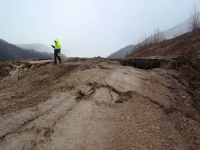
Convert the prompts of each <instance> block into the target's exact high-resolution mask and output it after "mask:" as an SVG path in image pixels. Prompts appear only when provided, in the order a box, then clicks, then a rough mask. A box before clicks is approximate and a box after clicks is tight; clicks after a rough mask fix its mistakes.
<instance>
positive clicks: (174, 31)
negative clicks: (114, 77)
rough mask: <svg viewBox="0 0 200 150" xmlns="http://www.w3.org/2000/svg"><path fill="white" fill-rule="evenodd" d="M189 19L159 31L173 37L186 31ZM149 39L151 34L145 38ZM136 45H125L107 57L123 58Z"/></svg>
mask: <svg viewBox="0 0 200 150" xmlns="http://www.w3.org/2000/svg"><path fill="white" fill-rule="evenodd" d="M189 20H190V18H188V19H187V20H186V21H185V22H183V23H181V24H179V25H176V26H175V27H173V28H170V29H168V30H166V31H162V32H160V34H162V35H163V36H164V37H165V39H173V38H175V37H177V36H180V35H182V34H185V33H187V32H188V31H189V27H188V21H189ZM150 39H151V36H149V37H148V38H147V41H150ZM144 42H145V41H142V42H141V43H144ZM141 43H140V44H141ZM137 46H138V45H134V46H132V47H131V46H127V47H125V48H122V49H120V50H119V51H117V52H115V53H113V54H111V55H110V56H108V58H123V57H125V56H126V54H130V53H131V52H133V51H134V50H135V48H136V47H137ZM131 48H132V49H131Z"/></svg>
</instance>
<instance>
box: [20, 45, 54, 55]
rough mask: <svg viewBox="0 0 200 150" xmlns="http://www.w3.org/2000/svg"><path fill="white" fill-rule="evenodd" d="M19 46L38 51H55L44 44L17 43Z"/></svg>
mask: <svg viewBox="0 0 200 150" xmlns="http://www.w3.org/2000/svg"><path fill="white" fill-rule="evenodd" d="M17 46H18V47H21V48H23V49H28V50H35V51H38V52H46V53H53V49H52V48H49V47H47V46H45V45H42V44H37V43H36V44H17Z"/></svg>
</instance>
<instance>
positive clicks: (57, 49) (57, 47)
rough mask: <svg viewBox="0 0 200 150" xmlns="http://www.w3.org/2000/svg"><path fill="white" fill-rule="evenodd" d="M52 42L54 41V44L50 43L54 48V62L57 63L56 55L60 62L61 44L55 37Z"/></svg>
mask: <svg viewBox="0 0 200 150" xmlns="http://www.w3.org/2000/svg"><path fill="white" fill-rule="evenodd" d="M54 42H55V46H53V45H51V46H52V47H53V48H54V64H56V63H57V57H58V60H59V62H60V63H61V58H60V56H61V54H60V50H61V44H60V43H59V41H58V39H55V40H54Z"/></svg>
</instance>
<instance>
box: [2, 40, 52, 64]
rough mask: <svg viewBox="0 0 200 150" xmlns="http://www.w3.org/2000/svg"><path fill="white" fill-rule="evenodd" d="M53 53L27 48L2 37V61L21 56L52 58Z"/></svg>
mask: <svg viewBox="0 0 200 150" xmlns="http://www.w3.org/2000/svg"><path fill="white" fill-rule="evenodd" d="M50 57H53V54H50V53H46V52H37V51H34V50H25V49H22V48H20V47H17V46H15V45H13V44H10V43H8V42H6V41H4V40H1V39H0V61H11V60H15V59H21V58H50Z"/></svg>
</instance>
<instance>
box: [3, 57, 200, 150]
mask: <svg viewBox="0 0 200 150" xmlns="http://www.w3.org/2000/svg"><path fill="white" fill-rule="evenodd" d="M0 67H1V69H0V149H1V150H28V149H34V150H40V149H41V150H51V149H52V150H55V149H56V150H64V149H91V150H93V149H98V150H100V149H107V150H111V149H114V150H116V149H134V150H139V149H141V150H150V149H156V150H166V149H171V150H197V149H200V130H199V129H200V105H199V104H200V72H199V70H198V68H196V67H195V66H193V65H192V63H191V62H190V61H188V60H186V59H185V58H183V57H175V58H161V57H159V58H145V59H144V58H143V59H103V58H93V59H84V58H67V59H65V60H64V61H63V63H62V64H58V65H55V66H53V65H52V62H51V61H44V60H43V61H42V62H40V61H37V62H32V61H23V62H20V61H16V62H13V63H2V64H0Z"/></svg>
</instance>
